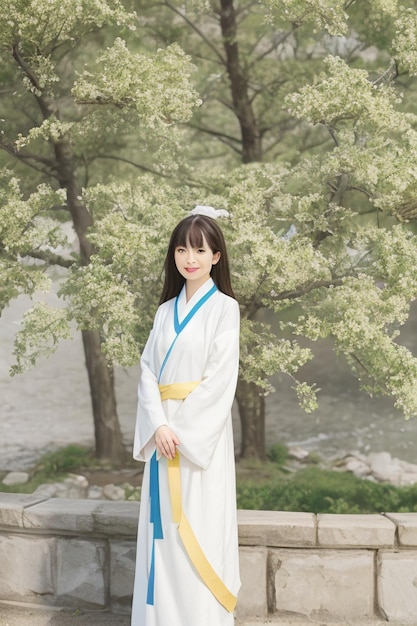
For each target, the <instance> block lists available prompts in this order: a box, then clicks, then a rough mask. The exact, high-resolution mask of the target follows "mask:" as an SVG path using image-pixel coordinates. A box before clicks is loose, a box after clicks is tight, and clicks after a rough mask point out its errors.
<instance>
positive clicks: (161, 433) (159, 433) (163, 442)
mask: <svg viewBox="0 0 417 626" xmlns="http://www.w3.org/2000/svg"><path fill="white" fill-rule="evenodd" d="M154 438H155V445H156V449H157V450H158V452H159V453H160V454H161V455H162V456H164V457H165V458H167V459H169V460H170V461H172V459H174V458H175V455H176V454H177V446H179V445H180V441H179V439H178V437H177V436H176V434H175V433H174V432H173V431H172V430H171V429H170V427H169V426H165V425H164V426H160V427H159V428H157V429H156V431H155V434H154Z"/></svg>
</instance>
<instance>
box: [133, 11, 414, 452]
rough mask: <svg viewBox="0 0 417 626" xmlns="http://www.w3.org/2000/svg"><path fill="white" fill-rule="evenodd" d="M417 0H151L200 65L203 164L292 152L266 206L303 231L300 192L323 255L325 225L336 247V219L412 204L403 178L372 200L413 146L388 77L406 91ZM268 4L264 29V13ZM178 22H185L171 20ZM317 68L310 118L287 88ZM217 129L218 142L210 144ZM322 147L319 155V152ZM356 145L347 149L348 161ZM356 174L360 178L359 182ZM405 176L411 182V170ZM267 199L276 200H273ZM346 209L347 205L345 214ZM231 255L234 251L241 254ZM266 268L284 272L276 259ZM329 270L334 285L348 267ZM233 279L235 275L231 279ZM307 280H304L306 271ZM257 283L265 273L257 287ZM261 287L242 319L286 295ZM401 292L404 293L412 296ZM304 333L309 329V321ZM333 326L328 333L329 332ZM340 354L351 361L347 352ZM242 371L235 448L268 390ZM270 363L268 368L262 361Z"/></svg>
mask: <svg viewBox="0 0 417 626" xmlns="http://www.w3.org/2000/svg"><path fill="white" fill-rule="evenodd" d="M143 4H145V5H146V4H147V3H142V5H143ZM164 6H165V7H166V9H168V11H169V12H170V13H171V15H174V16H175V20H174V22H173V25H172V28H167V23H164V24H163V26H162V27H161V7H164ZM413 7H414V5H413V3H408V8H407V7H405V9H406V11H405V12H404V11H402V10H400V4H399V3H398V2H397V1H390V2H379V1H378V0H375V1H373V2H372V13H371V14H370V15H368V13H367V10H364V8H363V7H361V6H360V5H359V4H358V3H355V2H343V1H342V0H340V1H337V2H335V1H331V2H328V3H325V5H324V6H323V3H318V2H317V3H316V2H310V1H307V2H306V1H305V0H287V1H284V2H281V1H277V2H275V1H273V0H271V1H265V2H261V3H239V2H236V1H234V0H221V1H218V2H215V1H213V2H195V1H194V2H186V3H177V2H170V1H168V2H162V3H160V4H159V5H158V17H157V20H158V25H157V24H156V23H155V24H154V25H153V28H154V33H155V35H156V36H159V37H161V38H162V39H163V40H164V41H165V43H168V42H169V41H170V38H171V37H175V39H177V40H179V41H180V42H181V45H182V46H183V47H184V49H185V50H186V51H187V52H189V53H190V54H192V55H193V59H194V62H195V63H196V64H197V65H198V66H199V72H198V74H197V76H198V78H199V82H198V89H199V92H200V93H201V95H202V101H203V104H202V106H201V107H200V108H199V110H198V112H197V114H196V115H195V116H194V117H193V119H192V120H191V122H190V127H191V129H192V131H193V132H194V133H195V136H194V139H195V145H196V146H197V150H196V153H195V154H196V156H197V158H199V159H201V160H202V161H203V162H204V163H205V162H206V160H207V159H204V157H202V156H201V155H202V152H203V151H204V152H205V153H206V154H207V157H209V158H211V160H212V161H213V157H216V158H217V159H219V156H221V159H222V161H223V162H226V163H233V157H234V162H235V163H236V162H237V160H241V161H242V162H243V163H253V162H261V161H264V160H267V161H270V162H277V161H278V162H281V161H282V160H283V157H284V156H285V158H288V156H290V158H291V162H290V163H289V164H288V167H290V166H292V167H294V166H295V165H297V169H296V170H295V171H294V175H293V176H292V177H289V176H288V175H287V177H286V180H287V181H288V182H287V183H286V184H287V185H289V187H288V189H289V190H292V191H293V192H294V193H293V200H292V201H291V202H290V207H291V210H290V211H286V213H285V212H283V211H282V210H279V209H278V210H277V209H274V208H273V206H272V207H271V206H270V207H269V208H268V211H269V215H270V221H271V220H272V221H273V220H274V219H279V221H280V222H281V225H284V224H285V223H286V225H287V226H286V227H287V228H289V226H290V224H293V226H295V225H297V229H298V230H297V232H298V233H299V234H300V233H301V232H302V231H303V230H304V231H305V230H306V227H305V226H303V227H302V224H299V223H298V219H297V216H298V215H300V211H298V209H297V207H296V206H295V205H294V202H295V199H296V198H297V197H299V200H298V201H299V202H301V200H302V202H303V207H302V211H301V214H302V215H304V217H303V220H306V221H307V222H308V226H309V228H313V230H312V232H311V237H312V244H313V245H314V247H315V249H317V250H320V251H324V254H325V256H328V255H329V250H328V248H329V247H330V244H329V237H330V232H331V237H332V242H333V244H334V245H335V246H336V243H335V242H336V240H337V246H342V248H343V249H346V244H347V243H348V233H346V226H345V225H344V224H346V223H347V222H348V223H349V224H350V228H351V229H352V235H353V232H354V231H356V228H357V227H358V219H359V220H362V221H363V217H361V216H363V215H365V214H369V215H371V214H372V213H373V214H374V215H377V214H378V219H382V215H385V216H387V215H392V214H394V215H395V218H396V219H398V218H400V219H404V218H405V217H407V216H408V217H410V211H411V214H412V211H413V210H414V209H413V206H414V205H413V202H412V201H411V198H412V194H413V191H412V188H409V187H407V192H406V194H405V195H406V197H405V198H403V199H399V203H396V202H394V204H392V203H391V204H389V205H387V204H386V203H385V204H384V206H382V205H381V201H380V196H381V195H384V194H385V193H386V189H384V187H385V182H387V181H391V183H392V185H393V186H392V189H393V193H396V192H397V188H396V185H395V184H394V181H393V180H392V174H391V172H392V171H397V170H398V163H399V162H398V159H397V157H398V153H399V152H400V151H401V148H400V145H399V144H401V143H402V142H403V141H404V142H405V143H406V144H407V148H406V150H405V154H408V155H414V148H413V139H411V137H410V133H412V132H413V124H412V122H411V124H410V120H409V121H408V122H407V121H406V117H404V116H403V115H401V114H400V113H399V112H398V114H397V113H396V112H395V110H394V107H397V109H398V110H399V111H400V110H401V108H402V110H403V112H404V104H406V102H407V101H405V103H400V102H399V99H400V96H399V94H398V90H397V88H396V84H399V83H401V87H402V88H404V83H406V86H407V87H408V89H409V88H410V85H409V84H407V83H410V81H409V79H408V78H407V74H406V72H407V71H409V70H410V69H411V74H413V72H414V71H415V43H414V36H413V32H414V30H413V25H414V23H415V9H414V8H413ZM265 13H266V18H267V21H268V22H269V26H268V25H267V24H266V22H265ZM150 15H151V16H152V11H151V12H150ZM167 16H168V13H167V14H166V18H165V19H167V20H168V19H169V18H168V17H167ZM181 23H182V25H183V27H182V28H180V27H179V26H178V24H181ZM150 24H152V21H151V19H148V20H147V28H149V27H150ZM342 59H343V60H342ZM360 68H363V69H362V71H360ZM398 68H400V69H398ZM355 70H357V71H355ZM320 71H322V72H323V75H322V79H321V80H322V82H323V83H325V81H326V76H328V80H329V85H328V88H327V89H324V93H323V95H322V96H321V97H318V96H320V92H319V91H318V90H315V89H311V91H310V96H311V102H310V103H309V104H310V106H312V107H313V106H314V99H315V98H316V97H318V100H317V102H316V108H315V111H314V115H313V116H312V115H311V113H310V111H309V110H308V108H304V110H302V109H300V108H298V110H297V107H294V106H293V99H294V101H295V102H296V101H298V102H299V103H301V100H302V96H301V94H300V95H299V96H297V95H296V93H295V94H294V92H296V91H297V90H298V89H299V87H300V85H302V84H303V83H306V84H309V83H311V84H314V82H315V81H317V80H318V79H317V75H319V72H320ZM399 72H400V73H399ZM213 77H214V79H213ZM372 86H373V88H374V90H375V93H373V89H372ZM411 88H413V85H412V84H411ZM306 89H307V88H306ZM291 94H294V95H291ZM411 98H412V97H410V100H411ZM349 100H355V101H356V106H355V105H353V106H352V104H354V103H352V102H349ZM326 108H329V109H332V113H333V115H331V116H327V115H324V117H323V115H322V113H324V112H325V111H326ZM380 115H381V116H382V117H381V118H380V119H379V120H378V123H376V119H374V118H373V116H380ZM233 116H234V118H235V120H234V121H233V119H232V118H233ZM384 120H385V122H384ZM390 124H391V127H390V126H389V125H390ZM401 128H403V129H405V128H407V129H408V130H409V132H408V134H407V140H405V138H404V137H403V136H401V135H400V134H399V133H401V130H400V129H401ZM395 129H398V132H397V131H396V130H395ZM213 138H214V139H215V140H217V141H216V142H215V143H214V146H215V147H214V148H213ZM209 139H211V141H210V140H209ZM387 141H388V142H390V143H391V148H392V146H393V145H394V144H393V143H392V142H394V143H396V145H398V148H397V154H395V152H390V150H388V149H387V145H386V142H387ZM219 144H221V145H222V146H227V148H228V153H226V154H221V155H219V153H218V150H217V154H216V146H218V145H219ZM318 151H320V156H318V157H316V156H315V154H316V153H317V152H318ZM327 152H328V153H329V154H330V156H329V157H328V159H326V157H325V156H323V155H325V154H326V153H327ZM352 152H354V153H355V159H354V160H352V159H353V154H352ZM387 152H388V153H389V155H388V154H387ZM311 155H313V160H312V161H311V162H310V163H309V162H308V161H307V159H310V158H311ZM342 155H343V156H342ZM387 156H388V157H389V158H388V159H387V158H386V157H387ZM305 157H306V158H305ZM304 159H305V162H304ZM340 159H341V160H340ZM375 159H377V162H378V165H379V167H380V168H381V169H380V171H381V172H383V175H382V176H378V181H377V183H376V184H375V181H374V180H373V179H372V176H373V175H375V172H374V173H373V174H372V173H371V170H372V169H373V168H375V162H376V161H375ZM303 162H304V166H303V165H302V163H303ZM330 162H333V163H334V168H331V167H329V163H330ZM411 162H412V161H408V160H407V163H408V165H406V164H405V162H403V163H402V166H404V172H406V171H407V167H409V166H410V165H411ZM308 163H309V166H307V164H308ZM313 163H314V166H313ZM365 164H368V165H367V168H368V174H369V177H368V178H367V177H366V175H365V176H364V175H363V168H364V167H365ZM372 164H373V165H372ZM222 167H224V165H223V166H222ZM337 168H339V171H338V169H337ZM297 174H298V175H297ZM358 175H359V177H360V178H361V184H360V185H359V184H358V181H357V180H356V178H357V177H358ZM304 176H308V177H309V180H311V189H316V191H317V195H316V196H315V197H314V198H313V197H311V198H310V194H309V193H308V190H307V188H306V186H305V184H304V182H303V177H304ZM406 176H407V177H408V179H410V176H409V175H406ZM222 180H223V179H222ZM408 184H409V183H407V185H408ZM388 185H390V183H388ZM207 189H208V192H209V193H210V192H211V191H212V189H213V187H212V183H211V186H210V185H209V186H208V187H207ZM303 193H304V194H306V195H305V196H303ZM407 194H408V195H407ZM224 195H225V194H224V193H223V194H221V193H220V191H219V197H218V198H217V200H218V202H220V203H222V202H224ZM222 196H223V197H222ZM251 201H252V202H253V204H252V208H254V207H255V206H256V207H257V210H261V209H260V208H259V206H258V204H257V203H256V202H255V201H253V200H251ZM272 202H273V198H271V199H270V203H272ZM286 202H287V203H288V199H287V200H286ZM342 209H350V212H349V211H347V210H342ZM292 212H294V214H292ZM284 215H286V216H287V221H285V219H284ZM348 215H349V219H348V218H347V216H348ZM271 216H272V217H271ZM320 216H321V217H320ZM355 216H357V217H355ZM337 218H340V219H337ZM250 219H251V223H253V222H252V220H253V221H255V222H256V218H250ZM327 219H330V221H331V222H332V223H331V226H332V229H333V230H332V231H326V230H325V229H324V230H322V226H321V225H320V220H321V221H322V222H323V224H326V221H327ZM267 223H269V222H267ZM262 228H265V224H262ZM323 228H324V226H323ZM339 230H340V237H342V236H343V237H344V239H345V244H344V245H343V242H342V241H341V240H338V237H336V236H335V232H336V234H337V233H338V231H339ZM250 241H251V238H250V237H249V234H248V242H247V245H246V248H248V252H249V253H251V250H250V246H249V245H248V244H249V242H250ZM263 245H273V246H275V245H277V244H276V242H274V241H271V242H269V244H268V243H267V242H263ZM337 246H336V247H337ZM322 253H323V252H322ZM239 258H240V260H241V254H240V256H239ZM348 261H349V258H347V259H346V260H345V261H344V263H345V265H347V267H349V265H352V262H350V263H348ZM284 267H285V264H284ZM247 269H248V271H250V268H247ZM271 270H273V271H278V272H279V271H280V270H279V267H276V266H275V264H272V266H271ZM329 270H330V268H329ZM292 271H293V270H292ZM331 274H333V272H331ZM331 274H330V275H331ZM336 275H337V279H336V283H335V284H337V281H339V280H342V278H343V276H344V274H343V273H340V275H339V274H338V273H336ZM247 276H248V274H247V273H246V274H245V277H246V278H247ZM236 279H237V280H238V281H239V278H238V277H237V278H236ZM306 280H307V283H308V280H309V279H308V278H307V277H306ZM300 281H301V282H300V283H299V284H298V285H297V284H295V285H294V288H292V289H290V290H289V292H290V293H291V298H290V299H291V300H295V301H299V302H300V299H299V296H301V295H302V294H303V292H304V291H305V290H307V293H310V291H311V290H312V287H311V286H308V284H307V285H306V284H305V282H306V281H305V280H302V279H301V277H300ZM263 282H264V281H263V279H261V284H262V283H263ZM313 284H314V281H313ZM319 285H321V280H319ZM326 285H327V286H329V287H332V286H333V281H332V280H331V279H330V278H329V276H328V278H327V280H326V281H325V284H324V285H323V286H326ZM241 288H242V287H241ZM246 291H247V290H244V293H245V294H246ZM260 291H261V290H260ZM274 291H275V290H274ZM286 291H288V290H284V294H285V293H286ZM313 292H314V289H313ZM261 293H262V297H260V293H259V291H257V290H255V288H254V289H253V291H252V293H250V294H247V297H245V298H243V299H242V298H241V299H240V300H241V304H242V313H243V317H244V319H248V320H250V321H251V322H252V323H253V324H256V320H257V316H259V314H262V311H263V310H264V309H265V308H273V309H276V308H277V305H276V304H274V299H275V298H277V299H278V301H281V300H285V299H286V298H284V297H283V295H282V293H281V292H280V291H278V295H276V296H275V298H274V297H272V298H271V297H268V294H267V293H266V292H265V293H263V292H262V291H261ZM409 296H410V297H412V296H411V295H410V293H409ZM300 304H301V302H300ZM303 334H307V335H308V333H307V329H305V330H304V331H303ZM330 334H333V333H332V332H331V331H330ZM260 336H262V333H261V335H259V333H255V334H254V336H253V337H252V343H251V345H252V348H251V351H252V353H253V350H254V347H255V346H257V345H258V346H259V340H260ZM271 339H272V338H271ZM261 343H262V342H261ZM345 352H346V350H345ZM347 355H348V358H354V357H352V356H351V355H350V352H349V351H348V352H347ZM349 355H350V356H349ZM261 361H262V359H261ZM247 371H248V368H247V364H246V367H242V368H241V377H240V380H239V385H238V391H237V398H238V403H239V409H240V415H241V422H242V430H243V449H242V454H244V455H245V454H249V455H252V454H255V455H260V456H263V454H264V453H265V449H264V399H263V396H262V393H260V392H262V387H263V385H262V384H260V383H261V381H260V380H258V383H255V382H254V381H253V380H248V377H247V376H246V375H245V372H247ZM268 371H269V372H270V373H272V371H276V370H274V369H273V368H270V369H268ZM265 374H266V371H264V372H263V376H265ZM371 377H372V374H371ZM261 378H262V377H261ZM300 388H301V387H300V386H298V389H300ZM303 389H304V387H303Z"/></svg>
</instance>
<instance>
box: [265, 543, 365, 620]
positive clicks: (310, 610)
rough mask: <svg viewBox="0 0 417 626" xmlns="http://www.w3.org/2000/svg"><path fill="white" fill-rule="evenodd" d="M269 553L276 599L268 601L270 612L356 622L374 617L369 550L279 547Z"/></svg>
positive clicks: (273, 591)
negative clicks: (272, 557)
mask: <svg viewBox="0 0 417 626" xmlns="http://www.w3.org/2000/svg"><path fill="white" fill-rule="evenodd" d="M271 553H272V554H273V556H274V560H275V569H276V571H275V576H274V580H273V582H272V585H273V590H272V593H275V598H274V602H272V598H271V600H270V611H271V610H274V611H276V612H284V613H285V612H286V611H289V612H291V613H295V614H296V613H298V614H302V615H304V616H307V617H308V618H314V617H321V616H323V617H326V618H328V619H335V620H337V619H342V618H343V619H345V620H348V619H351V620H357V622H358V623H363V622H362V621H361V620H363V621H364V620H366V619H369V618H371V617H372V616H373V614H374V584H375V583H374V556H373V552H372V551H365V550H340V551H338V550H313V549H307V550H285V549H281V550H271ZM271 561H272V559H271ZM270 569H271V568H270ZM272 574H273V572H271V571H270V576H272ZM269 584H270V585H271V583H269ZM272 585H271V586H272ZM273 605H274V606H273Z"/></svg>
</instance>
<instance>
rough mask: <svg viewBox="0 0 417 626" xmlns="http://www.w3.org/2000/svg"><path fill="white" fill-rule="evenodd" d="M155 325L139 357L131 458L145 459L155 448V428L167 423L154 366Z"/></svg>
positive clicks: (147, 458) (149, 456)
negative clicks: (136, 403) (136, 402)
mask: <svg viewBox="0 0 417 626" xmlns="http://www.w3.org/2000/svg"><path fill="white" fill-rule="evenodd" d="M154 343H155V325H154V328H153V329H152V331H151V333H150V335H149V338H148V341H147V342H146V345H145V348H144V350H143V352H142V357H141V359H140V370H141V371H140V377H139V385H138V410H137V415H136V427H135V438H134V443H133V458H135V459H137V460H138V461H147V460H149V459H150V458H151V456H152V454H153V452H154V450H155V442H154V438H153V435H154V433H155V431H156V429H157V428H159V427H160V426H163V425H166V424H168V422H167V419H166V416H165V413H164V410H163V408H162V403H161V394H160V392H159V386H158V379H157V375H156V372H155V368H154V365H153V364H154V358H153V353H154Z"/></svg>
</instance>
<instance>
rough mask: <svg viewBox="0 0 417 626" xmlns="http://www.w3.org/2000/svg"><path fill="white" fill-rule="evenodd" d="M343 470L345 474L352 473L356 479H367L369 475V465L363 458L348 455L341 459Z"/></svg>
mask: <svg viewBox="0 0 417 626" xmlns="http://www.w3.org/2000/svg"><path fill="white" fill-rule="evenodd" d="M343 461H344V463H343V468H344V470H345V471H347V472H352V474H354V475H355V476H358V478H365V477H366V478H367V477H368V476H369V475H370V474H371V468H370V466H369V463H367V462H366V460H364V459H363V458H360V457H357V456H354V455H349V456H347V457H345V458H344V459H343Z"/></svg>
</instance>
